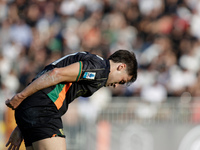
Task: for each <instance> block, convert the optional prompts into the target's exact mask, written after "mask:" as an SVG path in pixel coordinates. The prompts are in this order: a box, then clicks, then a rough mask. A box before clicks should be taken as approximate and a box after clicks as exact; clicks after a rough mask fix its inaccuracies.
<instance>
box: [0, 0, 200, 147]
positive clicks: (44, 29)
mask: <svg viewBox="0 0 200 150" xmlns="http://www.w3.org/2000/svg"><path fill="white" fill-rule="evenodd" d="M199 27H200V1H199V0H48V1H47V0H0V114H1V115H0V120H1V121H0V149H5V146H4V145H5V143H6V141H7V138H8V136H9V134H10V133H11V131H12V129H13V128H14V127H15V121H14V118H13V111H11V110H10V109H7V108H6V107H5V105H4V102H5V100H6V99H7V98H11V97H12V96H13V95H14V94H15V93H16V92H18V91H20V90H22V89H23V88H24V87H25V86H26V85H27V84H28V83H29V82H30V81H31V79H32V78H33V77H34V76H35V74H36V73H38V71H40V70H41V69H42V68H43V67H44V66H45V65H47V64H49V63H50V62H52V61H53V60H55V59H57V58H59V57H61V56H63V55H66V54H69V53H74V52H78V51H89V52H91V53H95V54H98V55H100V56H102V57H104V58H107V57H108V56H109V55H110V54H111V53H113V52H114V51H115V50H117V49H128V50H130V51H134V52H135V54H136V56H137V59H138V61H139V70H138V79H137V81H136V82H135V83H134V84H132V85H131V86H129V87H124V86H120V87H118V88H116V89H112V88H102V89H101V90H100V91H99V92H97V93H95V94H94V95H93V96H92V97H90V98H79V99H77V100H75V101H74V102H73V103H71V104H70V108H69V111H68V113H67V114H66V115H65V116H63V122H64V130H65V134H66V135H67V137H66V142H67V149H68V150H133V149H134V150H200V126H199V122H200V98H199V96H200V86H199V85H200V67H199V66H200V41H199V38H200V28H199ZM21 149H24V147H23V146H22V147H21Z"/></svg>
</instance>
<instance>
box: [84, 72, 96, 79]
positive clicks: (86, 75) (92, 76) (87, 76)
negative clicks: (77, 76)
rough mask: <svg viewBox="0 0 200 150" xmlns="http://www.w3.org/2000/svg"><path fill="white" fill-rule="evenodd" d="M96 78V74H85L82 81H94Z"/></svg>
mask: <svg viewBox="0 0 200 150" xmlns="http://www.w3.org/2000/svg"><path fill="white" fill-rule="evenodd" d="M95 76H96V72H85V73H84V75H83V78H84V79H94V78H95Z"/></svg>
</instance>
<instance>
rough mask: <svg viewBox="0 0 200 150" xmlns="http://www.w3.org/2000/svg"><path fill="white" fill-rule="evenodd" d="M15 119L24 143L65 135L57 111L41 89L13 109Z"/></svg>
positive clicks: (29, 144) (29, 143) (28, 144)
mask: <svg viewBox="0 0 200 150" xmlns="http://www.w3.org/2000/svg"><path fill="white" fill-rule="evenodd" d="M15 120H16V123H17V125H18V127H19V129H20V130H21V132H22V135H23V137H24V141H25V145H26V147H27V146H32V143H33V142H36V141H39V140H42V139H45V138H51V137H54V136H60V137H65V135H64V134H63V125H62V120H61V116H60V114H59V111H58V110H57V108H56V106H55V105H54V103H53V102H52V101H51V100H50V99H49V98H48V96H47V95H45V94H44V93H42V92H41V91H39V92H37V93H35V94H33V95H32V96H30V97H28V98H27V99H25V100H24V101H23V102H22V103H21V104H20V105H19V107H18V108H17V109H16V110H15Z"/></svg>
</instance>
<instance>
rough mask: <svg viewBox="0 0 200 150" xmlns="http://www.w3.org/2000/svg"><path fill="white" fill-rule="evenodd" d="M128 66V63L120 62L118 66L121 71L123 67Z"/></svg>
mask: <svg viewBox="0 0 200 150" xmlns="http://www.w3.org/2000/svg"><path fill="white" fill-rule="evenodd" d="M125 68H126V64H123V63H120V64H119V65H118V67H117V70H118V71H121V70H122V69H125Z"/></svg>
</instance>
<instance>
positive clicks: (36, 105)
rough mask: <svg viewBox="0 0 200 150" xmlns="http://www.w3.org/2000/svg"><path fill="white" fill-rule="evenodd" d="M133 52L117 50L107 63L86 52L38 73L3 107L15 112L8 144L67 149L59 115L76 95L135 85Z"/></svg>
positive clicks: (35, 149) (33, 148)
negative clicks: (23, 142) (105, 88)
mask: <svg viewBox="0 0 200 150" xmlns="http://www.w3.org/2000/svg"><path fill="white" fill-rule="evenodd" d="M136 78H137V61H136V58H135V55H134V53H131V52H129V51H127V50H118V51H116V52H115V53H113V54H112V55H111V56H110V57H109V58H108V59H107V60H105V59H103V58H101V57H99V56H97V55H94V54H90V53H87V52H78V53H75V54H71V55H67V56H64V57H62V58H60V59H58V60H56V61H54V62H53V63H51V64H50V65H48V66H46V67H45V68H44V70H43V71H42V72H41V73H39V74H38V75H37V76H36V77H35V78H34V80H33V81H32V82H31V83H30V84H29V85H28V86H27V87H26V88H25V89H24V90H23V91H21V92H20V93H18V94H16V95H15V96H14V97H13V98H12V99H10V100H9V99H8V100H7V101H6V105H7V106H8V107H10V108H12V109H15V119H16V123H17V127H16V128H15V130H14V131H13V133H12V134H11V136H10V139H9V141H8V143H7V146H8V145H9V149H13V150H14V149H17V148H18V147H19V146H20V144H21V141H22V137H23V138H24V141H25V145H26V149H27V150H43V149H48V150H54V149H58V148H59V150H66V143H65V138H63V137H65V135H64V134H63V132H62V128H63V125H62V120H61V116H62V115H63V114H64V113H65V112H66V111H67V109H68V104H69V103H71V102H72V101H73V100H74V99H75V98H77V97H79V96H83V97H88V96H91V95H92V94H93V93H94V92H96V91H97V90H98V89H100V88H101V87H103V86H113V87H116V86H117V85H118V84H125V83H131V82H134V81H135V80H136Z"/></svg>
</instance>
